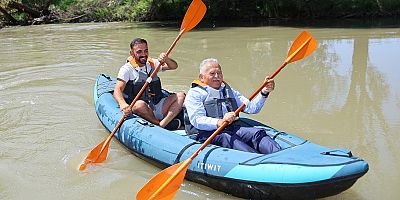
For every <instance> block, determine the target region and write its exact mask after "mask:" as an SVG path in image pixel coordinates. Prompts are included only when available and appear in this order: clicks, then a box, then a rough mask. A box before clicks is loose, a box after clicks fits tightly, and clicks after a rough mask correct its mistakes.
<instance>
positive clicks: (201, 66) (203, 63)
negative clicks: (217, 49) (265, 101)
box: [200, 58, 219, 74]
mask: <svg viewBox="0 0 400 200" xmlns="http://www.w3.org/2000/svg"><path fill="white" fill-rule="evenodd" d="M209 63H213V64H214V63H215V64H218V65H219V62H218V60H217V59H215V58H207V59H204V60H203V61H201V63H200V74H202V73H203V72H204V66H206V64H209Z"/></svg>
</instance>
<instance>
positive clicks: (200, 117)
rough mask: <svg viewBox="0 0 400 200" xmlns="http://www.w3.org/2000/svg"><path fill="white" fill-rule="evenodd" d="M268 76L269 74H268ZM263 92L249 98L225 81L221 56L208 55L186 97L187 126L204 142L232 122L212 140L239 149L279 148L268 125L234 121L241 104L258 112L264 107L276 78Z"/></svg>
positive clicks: (261, 150)
mask: <svg viewBox="0 0 400 200" xmlns="http://www.w3.org/2000/svg"><path fill="white" fill-rule="evenodd" d="M266 79H268V77H266ZM268 81H269V82H268V84H267V85H266V86H265V87H264V88H263V89H262V90H261V92H260V94H259V95H258V96H256V98H254V99H253V101H251V102H249V100H248V99H247V98H246V97H244V96H243V95H241V94H240V93H239V92H238V91H236V90H234V89H232V88H231V87H230V86H229V85H228V84H226V83H225V82H223V74H222V69H221V66H220V65H219V63H218V60H216V59H214V58H208V59H205V60H203V61H202V63H201V64H200V74H199V80H196V81H194V82H193V83H192V88H191V89H190V90H189V91H188V93H187V95H186V98H185V103H184V105H185V108H186V111H187V113H185V114H186V116H187V117H185V118H186V119H187V118H188V120H189V122H187V120H185V129H186V131H187V132H189V134H192V133H197V135H196V139H197V140H198V141H200V142H204V141H205V140H206V139H207V138H208V137H209V136H210V135H211V134H212V133H213V132H214V131H215V130H216V129H217V128H218V127H220V126H222V124H223V123H224V122H228V123H229V124H230V125H228V126H227V127H226V128H225V129H224V130H223V131H221V133H219V134H218V135H217V136H216V137H215V138H214V139H213V140H212V142H211V143H212V144H215V145H218V146H222V147H226V148H233V149H237V150H242V151H247V152H253V153H262V154H269V153H273V152H276V151H279V150H280V149H281V147H280V146H279V144H278V143H277V142H276V141H274V140H273V139H272V138H270V137H269V136H268V135H267V134H266V132H265V130H264V129H261V128H254V127H241V126H239V125H236V124H233V122H235V121H236V120H238V117H237V116H235V112H234V111H235V110H236V109H237V108H238V105H239V106H240V105H242V104H243V103H245V104H246V107H245V108H244V109H243V112H245V113H248V114H254V113H258V112H259V111H260V110H261V108H262V107H263V105H264V103H265V101H266V99H267V97H268V95H269V93H270V92H272V91H273V90H274V87H275V82H274V80H272V79H271V80H268Z"/></svg>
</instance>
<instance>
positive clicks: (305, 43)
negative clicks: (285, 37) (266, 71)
mask: <svg viewBox="0 0 400 200" xmlns="http://www.w3.org/2000/svg"><path fill="white" fill-rule="evenodd" d="M316 48H317V42H316V41H315V39H314V38H313V36H312V35H311V34H310V33H308V32H306V31H304V32H302V33H301V34H300V35H299V36H298V37H297V38H296V40H295V41H294V42H293V44H292V46H291V48H290V50H289V53H288V56H287V58H286V60H285V62H284V63H283V64H282V65H281V66H280V67H279V68H278V69H277V70H276V71H275V72H274V73H273V74H272V75H270V76H269V79H273V78H274V77H275V76H276V75H277V74H278V73H279V72H280V71H281V70H282V69H283V68H284V67H285V66H286V65H287V64H288V63H291V62H294V61H297V60H300V59H302V58H305V57H306V56H308V55H309V54H311V53H312V52H313V51H314V50H315V49H316ZM267 83H268V80H266V81H264V82H263V84H262V85H261V86H260V87H259V88H258V89H257V90H256V91H255V92H254V93H253V94H252V95H251V97H250V98H249V101H251V100H252V99H253V98H254V97H255V96H257V95H258V94H259V92H260V91H261V90H262V88H263V87H265V86H266V85H267ZM245 106H246V105H245V104H242V105H241V106H240V107H239V108H238V109H237V110H236V111H235V115H236V116H237V115H239V113H240V111H241V110H242V109H243V108H244V107H245ZM227 125H228V122H226V121H225V122H224V123H223V124H222V126H220V127H219V128H218V129H217V130H215V132H214V133H213V134H212V135H211V136H210V137H209V138H208V139H207V140H206V141H205V142H204V143H203V144H202V145H201V146H200V148H199V149H198V150H197V151H196V152H194V153H193V155H192V156H190V157H189V158H188V159H186V160H185V161H183V162H180V163H177V164H175V165H172V166H170V167H168V168H166V169H164V170H162V171H161V172H159V173H158V174H157V175H156V176H154V177H153V178H152V179H151V180H150V181H149V182H148V183H147V184H146V185H145V186H143V188H142V189H140V191H139V192H138V193H137V194H136V199H138V200H142V199H172V198H173V197H174V196H175V194H176V192H177V191H178V189H179V188H180V186H181V183H182V181H183V179H184V178H185V174H186V171H187V169H188V167H189V165H190V163H191V162H192V160H193V159H194V158H195V157H196V156H197V155H198V154H199V153H200V152H201V151H202V150H203V149H204V148H205V147H206V146H207V145H208V144H210V143H211V141H212V140H213V139H214V137H215V136H217V135H218V134H219V133H220V132H221V131H222V130H223V129H224V128H225V127H226V126H227Z"/></svg>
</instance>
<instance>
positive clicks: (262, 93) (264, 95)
mask: <svg viewBox="0 0 400 200" xmlns="http://www.w3.org/2000/svg"><path fill="white" fill-rule="evenodd" d="M260 94H261V95H262V96H263V97H264V98H267V97H268V95H269V92H267V94H265V93H264V92H262V91H261V92H260Z"/></svg>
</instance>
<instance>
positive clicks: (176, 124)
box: [164, 118, 181, 131]
mask: <svg viewBox="0 0 400 200" xmlns="http://www.w3.org/2000/svg"><path fill="white" fill-rule="evenodd" d="M179 127H181V120H179V119H176V118H175V119H173V120H172V121H171V122H169V123H168V124H167V125H166V126H165V127H164V128H165V129H167V130H170V131H172V130H177V129H178V128H179Z"/></svg>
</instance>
